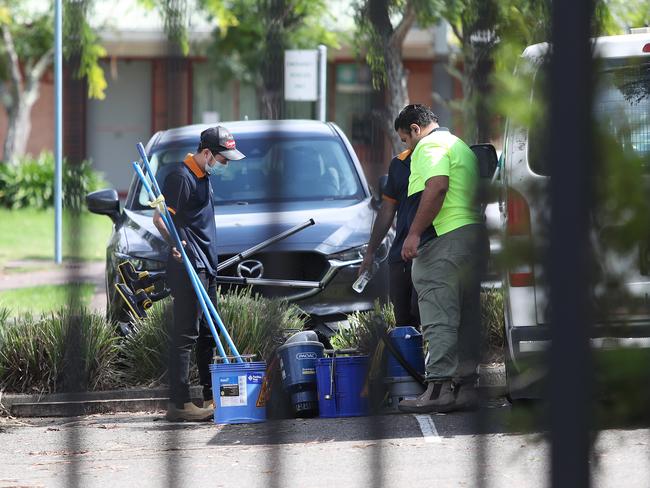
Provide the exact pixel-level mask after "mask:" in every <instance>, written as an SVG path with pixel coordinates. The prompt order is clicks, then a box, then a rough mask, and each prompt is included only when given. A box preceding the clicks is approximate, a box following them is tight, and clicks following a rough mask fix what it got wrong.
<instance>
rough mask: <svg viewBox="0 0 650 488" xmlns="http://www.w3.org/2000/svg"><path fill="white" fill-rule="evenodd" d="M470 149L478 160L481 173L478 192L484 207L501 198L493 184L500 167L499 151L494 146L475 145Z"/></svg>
mask: <svg viewBox="0 0 650 488" xmlns="http://www.w3.org/2000/svg"><path fill="white" fill-rule="evenodd" d="M470 147H471V149H472V151H474V154H475V155H476V158H477V159H478V167H479V173H480V176H481V181H480V183H479V190H478V191H479V195H478V198H479V201H480V202H481V203H482V204H483V205H487V204H489V203H493V202H496V201H497V200H498V198H499V193H498V191H497V189H496V187H494V185H492V184H491V183H492V178H493V177H494V173H495V171H496V170H497V167H498V166H499V160H498V158H497V151H496V149H494V146H493V145H492V144H474V145H473V146H470Z"/></svg>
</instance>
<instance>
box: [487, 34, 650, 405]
mask: <svg viewBox="0 0 650 488" xmlns="http://www.w3.org/2000/svg"><path fill="white" fill-rule="evenodd" d="M547 52H548V44H546V43H544V44H536V45H533V46H529V47H528V48H526V50H525V51H524V53H523V56H522V57H523V59H522V63H520V67H519V68H518V69H523V70H529V71H528V72H529V74H530V75H531V76H532V77H533V80H534V79H535V78H537V76H538V74H539V72H541V71H540V70H539V67H540V65H541V63H542V60H543V59H544V57H545V55H546V53H547ZM594 52H595V55H596V57H597V62H596V69H597V71H598V73H599V77H598V79H599V83H598V85H597V87H596V89H595V91H594V98H595V100H594V104H595V105H594V116H595V119H596V122H597V123H598V124H599V126H600V127H604V128H606V129H607V133H608V134H609V135H611V136H612V137H613V138H615V140H616V141H617V142H618V143H619V144H620V151H621V154H628V155H631V156H630V157H631V158H637V159H636V161H642V165H641V168H642V169H641V170H640V171H639V175H640V179H649V180H650V32H647V33H639V34H629V35H624V36H611V37H601V38H598V39H596V40H595V46H594ZM532 86H533V89H532V91H533V93H531V101H533V100H535V96H536V93H534V91H535V89H536V88H535V86H536V83H535V81H533V85H532ZM551 123H552V122H551ZM533 131H534V128H533V130H532V131H529V130H528V129H527V128H523V127H518V126H516V124H514V123H512V121H509V122H508V123H507V126H506V133H505V139H504V150H503V158H502V161H501V167H500V175H499V176H500V184H501V201H500V204H499V209H500V214H501V231H502V246H503V249H504V254H505V255H508V252H509V251H508V250H512V249H519V250H522V249H523V250H528V251H530V250H532V249H537V251H539V250H540V249H541V248H542V247H543V245H542V243H543V241H544V240H545V239H547V238H548V235H549V234H548V230H547V228H546V227H545V222H546V223H548V219H549V218H550V215H549V214H550V207H549V204H548V201H547V200H546V199H545V195H546V190H547V189H548V184H549V171H550V168H549V166H550V165H549V164H548V162H547V161H544V160H543V158H541V157H539V156H537V155H538V154H541V153H542V151H539V150H537V148H536V147H535V146H536V145H537V146H539V145H540V144H539V142H538V140H537V138H536V137H535V136H534V134H533ZM529 135H530V137H529ZM617 163H619V161H617ZM620 164H624V162H623V161H620ZM638 166H639V165H638V164H637V170H638ZM597 177H598V175H597ZM605 213H606V212H605ZM600 217H603V219H605V220H603V219H601V218H596V219H595V222H594V225H593V229H594V231H593V236H592V237H593V239H594V244H595V248H596V253H597V256H598V267H599V269H597V270H595V272H596V273H597V274H598V276H600V277H602V276H610V275H611V276H612V277H617V278H618V282H617V284H616V286H614V284H613V282H612V287H611V288H608V287H607V286H606V285H603V282H605V283H606V282H607V280H600V281H597V282H596V283H598V285H597V286H595V287H594V290H593V297H594V303H595V304H597V305H600V304H602V303H604V302H603V300H605V301H606V300H608V299H609V302H608V303H607V305H608V307H607V312H606V313H605V312H601V313H600V314H597V316H596V327H595V330H596V334H595V336H596V337H594V339H593V344H594V346H595V347H608V346H610V345H613V346H615V347H626V346H635V347H638V346H641V347H650V339H648V338H650V246H649V245H650V235H648V236H647V237H646V238H645V239H644V240H641V241H636V242H635V243H634V245H633V246H631V245H628V246H627V247H626V246H621V248H619V249H614V246H604V245H601V244H603V239H604V237H603V236H605V233H607V232H608V233H609V235H611V234H616V232H617V231H618V227H617V226H621V225H624V224H625V222H622V221H621V220H625V219H628V218H629V219H632V218H634V216H632V215H627V216H626V215H625V214H620V215H618V217H619V219H620V220H618V221H616V222H611V221H609V222H608V221H607V220H606V217H604V216H603V215H600ZM637 217H638V216H637ZM645 218H649V216H648V215H646V216H645ZM519 256H520V259H517V260H514V261H511V262H510V263H509V265H508V264H507V265H505V266H504V270H503V283H502V285H503V290H504V303H505V328H506V337H507V351H506V374H507V376H508V383H509V390H510V396H511V397H512V398H526V397H531V396H538V394H539V390H538V389H537V388H536V382H535V380H536V379H539V377H540V374H539V373H540V368H539V367H536V365H539V363H536V361H539V359H540V357H541V355H540V354H539V353H540V352H541V351H543V350H544V349H545V348H546V347H547V346H548V344H549V340H550V330H549V320H550V316H549V313H548V297H547V294H548V292H547V285H545V284H544V270H543V267H542V266H541V264H540V263H541V261H542V260H541V259H540V258H539V256H538V257H537V258H535V257H534V256H535V253H534V252H529V253H527V252H522V253H519ZM522 256H523V257H522ZM612 279H613V278H612ZM616 290H618V291H616ZM621 290H623V291H624V292H625V293H624V295H625V297H626V299H622V298H621V299H620V301H619V302H617V300H618V298H617V296H618V295H617V293H619V294H620V292H621ZM621 296H623V295H621ZM630 297H632V298H634V300H629V298H630ZM596 309H598V306H596ZM621 325H623V326H624V327H621ZM537 386H539V385H537Z"/></svg>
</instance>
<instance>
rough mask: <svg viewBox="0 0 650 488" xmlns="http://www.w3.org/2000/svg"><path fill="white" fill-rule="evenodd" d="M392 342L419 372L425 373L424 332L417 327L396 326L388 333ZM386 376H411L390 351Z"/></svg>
mask: <svg viewBox="0 0 650 488" xmlns="http://www.w3.org/2000/svg"><path fill="white" fill-rule="evenodd" d="M388 337H389V338H390V341H391V343H392V344H393V346H394V347H395V349H397V351H398V352H399V353H400V354H401V355H402V357H403V358H404V359H405V360H406V362H407V363H408V364H410V365H411V366H412V367H413V369H415V370H416V371H417V372H418V373H420V374H424V353H423V352H422V334H420V332H418V330H417V329H416V328H415V327H411V326H402V327H395V328H394V329H393V330H391V331H390V333H389V334H388ZM386 376H388V377H390V378H398V377H402V376H410V375H409V373H408V371H406V370H405V369H404V368H403V367H402V365H401V364H400V363H399V362H398V361H397V359H395V356H393V355H392V354H391V353H390V352H389V353H388V368H387V371H386Z"/></svg>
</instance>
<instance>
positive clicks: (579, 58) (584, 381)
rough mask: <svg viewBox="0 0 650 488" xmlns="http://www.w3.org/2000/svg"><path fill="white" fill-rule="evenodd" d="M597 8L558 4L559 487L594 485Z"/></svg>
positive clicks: (555, 475) (552, 150) (553, 87)
mask: <svg viewBox="0 0 650 488" xmlns="http://www.w3.org/2000/svg"><path fill="white" fill-rule="evenodd" d="M592 11H593V8H592V2H591V1H590V0H577V1H575V2H562V1H554V2H553V14H552V19H553V33H552V39H553V42H552V45H553V50H552V56H551V66H550V117H549V119H548V120H549V123H548V127H549V128H548V134H549V138H548V139H547V147H548V149H547V154H546V157H547V158H548V161H549V162H550V163H551V174H552V182H551V189H550V197H551V209H552V222H551V243H550V249H549V257H550V262H549V265H550V268H549V269H550V285H551V290H550V298H551V323H552V332H551V338H552V345H551V349H550V357H549V360H550V378H549V380H550V384H549V385H548V390H547V392H548V394H549V395H550V398H549V400H550V433H551V451H552V452H551V483H552V486H553V487H558V488H559V487H567V488H569V487H570V488H582V487H588V486H589V485H590V473H589V450H590V447H589V429H590V425H591V422H590V420H591V418H590V417H591V416H590V401H589V400H590V390H591V388H590V381H591V376H590V375H591V373H592V368H591V363H590V351H589V345H588V336H589V319H590V314H589V312H588V310H589V302H588V296H589V289H590V284H589V281H588V278H587V277H588V256H589V252H587V250H588V249H589V234H588V231H589V218H588V217H589V208H590V201H591V181H592V180H591V176H592V175H593V168H592V167H591V166H592V162H593V157H592V153H593V151H592V136H591V122H590V121H591V116H590V114H591V90H592V76H591V69H592V68H591V65H592V61H591V49H590V42H589V38H590V26H591V18H592Z"/></svg>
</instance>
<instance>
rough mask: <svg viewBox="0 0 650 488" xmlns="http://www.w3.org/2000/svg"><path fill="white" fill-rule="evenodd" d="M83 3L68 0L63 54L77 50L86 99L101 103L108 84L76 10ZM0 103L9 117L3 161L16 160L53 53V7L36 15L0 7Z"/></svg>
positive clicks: (12, 3)
mask: <svg viewBox="0 0 650 488" xmlns="http://www.w3.org/2000/svg"><path fill="white" fill-rule="evenodd" d="M83 3H84V2H83V1H81V2H79V1H73V0H66V1H65V8H64V12H66V16H65V20H64V24H65V28H66V34H71V33H72V32H73V31H74V32H78V33H79V35H78V36H77V37H71V36H69V35H66V36H65V38H64V42H65V46H64V50H65V51H66V54H67V55H68V56H69V55H70V53H72V52H73V51H75V45H78V46H79V51H78V52H79V53H80V55H79V59H80V64H79V68H78V70H77V75H78V76H86V77H87V78H88V90H89V92H88V95H89V96H90V97H92V98H99V99H102V98H103V97H104V89H105V88H106V81H105V79H104V74H103V71H102V70H101V68H100V67H99V64H98V60H99V58H100V57H102V56H104V55H105V52H104V50H103V49H102V48H101V46H99V44H98V41H97V37H96V36H95V34H94V33H93V32H92V30H91V29H90V27H88V24H87V23H86V22H85V17H79V16H78V15H77V14H78V10H77V9H79V8H80V5H81V4H83ZM0 35H1V36H2V41H3V42H2V44H1V45H0V101H1V102H2V104H3V106H4V108H5V110H6V112H7V118H8V127H7V135H6V138H5V141H4V160H5V161H14V160H15V159H16V158H17V157H19V156H22V155H23V154H24V153H25V150H26V146H27V140H28V137H29V132H30V129H31V120H30V118H31V111H32V107H33V106H34V103H36V101H37V100H38V97H39V90H40V85H39V82H40V80H41V78H42V77H43V75H44V74H45V72H46V71H47V70H48V69H49V68H50V67H51V66H52V62H53V55H54V47H53V46H54V42H53V41H54V16H53V11H52V8H51V7H50V8H48V9H46V10H41V11H34V9H28V8H27V7H25V6H24V4H23V2H21V1H20V0H5V1H4V2H2V4H1V5H0Z"/></svg>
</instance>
